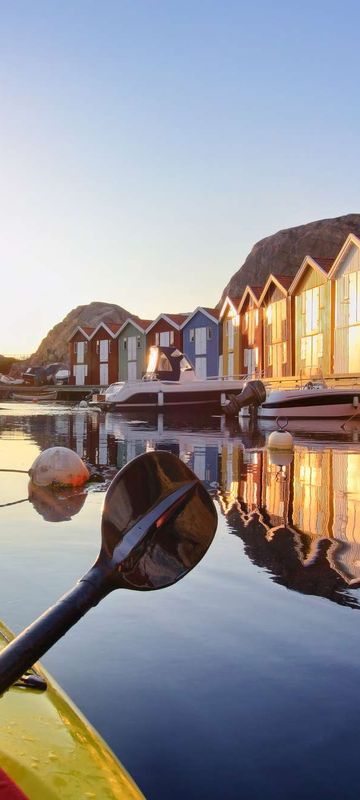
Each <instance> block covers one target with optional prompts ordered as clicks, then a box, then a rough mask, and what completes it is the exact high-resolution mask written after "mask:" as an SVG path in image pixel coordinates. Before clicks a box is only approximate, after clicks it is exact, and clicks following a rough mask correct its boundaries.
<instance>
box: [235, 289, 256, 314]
mask: <svg viewBox="0 0 360 800" xmlns="http://www.w3.org/2000/svg"><path fill="white" fill-rule="evenodd" d="M261 293H262V287H261V286H246V288H245V289H244V292H243V295H242V298H241V300H240V303H239V307H238V313H240V311H241V309H242V307H243V305H244V303H245V300H246V297H247V296H248V295H249V296H250V297H252V299H253V300H254V303H255V305H256V306H257V307H259V305H260V302H259V301H260V297H261Z"/></svg>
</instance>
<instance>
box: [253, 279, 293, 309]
mask: <svg viewBox="0 0 360 800" xmlns="http://www.w3.org/2000/svg"><path fill="white" fill-rule="evenodd" d="M293 280H294V279H293V278H292V277H291V275H275V273H273V272H271V273H270V275H269V277H268V279H267V281H266V283H265V286H264V288H263V290H262V293H261V297H260V301H259V302H260V305H261V303H263V301H264V300H265V297H266V294H267V292H268V290H269V287H270V285H271V284H272V283H273V284H274V285H275V286H278V287H279V288H280V289H283V290H284V294H287V290H288V289H289V287H290V286H291V284H292V282H293Z"/></svg>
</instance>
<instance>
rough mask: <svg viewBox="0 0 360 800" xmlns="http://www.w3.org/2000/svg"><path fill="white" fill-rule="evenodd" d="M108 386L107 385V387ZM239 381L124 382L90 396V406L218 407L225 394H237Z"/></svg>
mask: <svg viewBox="0 0 360 800" xmlns="http://www.w3.org/2000/svg"><path fill="white" fill-rule="evenodd" d="M110 388H111V387H110ZM242 388H243V381H227V380H226V381H223V380H217V381H210V380H209V381H208V382H206V381H203V382H200V381H199V382H194V383H188V384H186V383H184V384H181V383H175V382H173V381H169V383H166V382H165V381H159V382H158V381H154V382H152V381H149V382H147V381H146V382H143V381H140V382H139V383H133V384H130V383H126V384H124V385H123V386H122V387H121V388H120V389H119V390H118V391H110V389H109V390H108V391H107V392H106V393H105V399H103V396H102V398H101V400H100V401H97V398H96V396H95V397H94V398H93V403H92V404H94V405H97V406H100V407H102V408H105V409H106V410H111V411H114V410H115V411H121V410H123V409H127V410H128V409H146V408H148V409H158V410H163V409H167V408H168V409H170V408H172V409H174V408H175V409H176V408H197V407H198V408H209V409H218V410H221V407H222V405H223V403H224V400H225V397H226V395H228V394H230V393H238V392H240V391H241V390H242Z"/></svg>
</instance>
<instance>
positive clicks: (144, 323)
mask: <svg viewBox="0 0 360 800" xmlns="http://www.w3.org/2000/svg"><path fill="white" fill-rule="evenodd" d="M151 323H152V320H151V319H140V317H136V316H135V315H133V316H131V317H128V318H127V319H126V320H125V322H123V324H122V326H121V328H120V330H119V333H122V332H123V330H124V329H125V328H126V327H127V325H134V327H135V328H137V329H138V330H139V331H140V333H146V331H147V329H148V327H149V325H151Z"/></svg>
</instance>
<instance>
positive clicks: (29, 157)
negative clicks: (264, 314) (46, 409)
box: [0, 0, 360, 354]
mask: <svg viewBox="0 0 360 800" xmlns="http://www.w3.org/2000/svg"><path fill="white" fill-rule="evenodd" d="M359 22H360V5H359V4H358V2H357V0H356V2H354V0H349V2H348V3H347V4H345V5H344V4H343V3H341V2H332V0H326V2H325V1H324V2H322V1H319V0H313V1H312V2H309V0H303V2H301V3H300V2H298V3H294V2H289V1H288V0H286V2H283V1H282V0H280V2H279V1H278V0H269V2H267V1H266V0H260V1H257V0H254V1H253V2H249V1H248V0H247V2H242V0H236V1H235V0H217V2H215V1H214V2H211V0H195V1H194V0H190V1H189V0H181V1H180V0H101V2H99V0H96V1H95V0H86V1H85V0H71V1H70V2H69V1H68V0H62V2H61V3H56V2H55V0H32V2H29V0H0V52H1V58H0V99H1V110H0V114H1V124H0V165H1V166H0V169H1V172H0V269H1V287H2V292H1V299H2V303H1V314H0V353H2V354H28V353H30V352H32V351H33V350H35V349H36V348H37V346H38V345H39V343H40V341H41V339H42V338H43V337H44V336H45V335H46V333H47V332H48V330H49V329H50V328H52V327H53V325H55V324H56V323H57V322H59V321H61V320H62V319H63V317H64V316H65V315H66V314H67V313H68V312H69V311H70V310H71V309H72V308H74V307H75V306H77V305H81V304H86V303H89V302H91V301H93V300H99V301H107V302H113V303H118V304H119V305H121V306H123V307H124V308H125V309H127V310H128V311H129V312H131V313H133V314H137V315H138V316H140V317H144V318H146V319H154V318H156V317H157V315H158V314H160V313H161V312H174V313H175V312H182V311H184V312H185V311H192V310H194V309H195V308H196V307H197V306H199V305H201V306H210V307H211V306H214V305H215V304H216V303H217V302H218V300H219V299H220V296H221V293H222V290H223V288H224V287H225V285H226V284H227V283H228V281H229V279H230V277H231V276H232V275H233V273H234V272H235V271H236V270H237V269H238V268H239V266H240V265H241V264H242V263H243V261H244V259H245V257H246V255H247V254H248V252H249V251H250V249H251V248H252V246H253V245H254V243H255V242H256V241H258V240H259V239H262V238H263V237H265V236H268V235H270V234H272V233H275V232H276V231H277V230H280V229H282V228H287V227H290V226H292V225H301V224H303V223H306V222H310V221H312V220H315V219H323V218H328V217H335V216H339V215H342V214H347V213H355V212H358V211H360V208H359V190H360V159H359V130H360V104H359V101H358V94H359V85H360V82H359V71H360V59H359V45H358V31H359Z"/></svg>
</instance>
